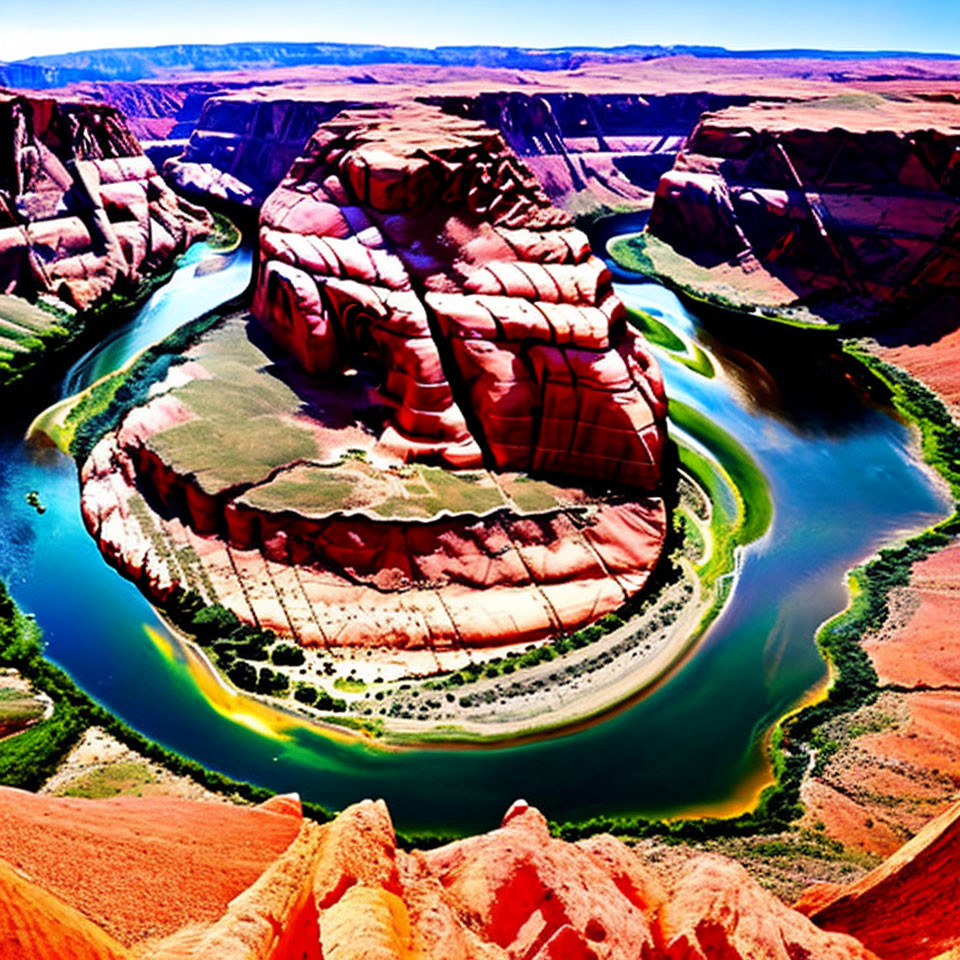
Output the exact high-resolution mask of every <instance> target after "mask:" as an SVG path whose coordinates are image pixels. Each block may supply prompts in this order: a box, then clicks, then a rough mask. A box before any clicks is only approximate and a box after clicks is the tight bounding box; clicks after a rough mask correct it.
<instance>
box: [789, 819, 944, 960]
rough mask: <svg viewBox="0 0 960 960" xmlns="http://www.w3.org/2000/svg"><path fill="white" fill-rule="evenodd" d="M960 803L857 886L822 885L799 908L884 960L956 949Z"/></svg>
mask: <svg viewBox="0 0 960 960" xmlns="http://www.w3.org/2000/svg"><path fill="white" fill-rule="evenodd" d="M958 843H960V804H954V805H953V806H952V807H951V808H950V809H949V810H947V811H946V812H945V813H943V814H941V815H940V816H939V817H937V818H936V819H935V820H933V821H931V822H930V823H928V824H927V825H926V826H925V827H924V828H923V829H922V830H921V831H920V832H919V833H918V834H917V835H916V836H915V837H914V838H913V839H912V840H911V841H909V843H907V844H905V845H904V846H903V847H901V848H900V849H899V850H898V851H897V852H896V853H895V854H893V856H891V857H890V858H889V859H888V860H886V861H885V862H884V863H883V864H882V865H881V866H880V867H878V868H877V869H876V870H874V871H873V872H871V873H868V874H867V875H866V876H865V877H862V878H861V879H860V880H858V881H857V882H856V883H852V884H849V885H835V884H822V885H818V886H815V887H811V888H810V889H809V890H808V891H807V892H806V893H805V894H804V895H803V897H801V899H800V901H799V902H798V904H797V909H798V910H800V911H801V912H802V913H805V914H806V915H807V916H809V917H811V918H813V919H814V920H815V921H816V922H817V924H819V925H820V926H822V927H824V928H825V929H827V930H841V931H844V932H846V933H849V934H851V935H853V936H855V937H858V938H859V939H860V940H862V941H863V943H865V944H866V945H867V946H868V947H870V949H872V950H874V951H875V952H876V953H877V954H878V955H879V956H881V957H883V958H884V960H914V958H921V957H937V956H939V955H940V954H941V953H946V952H947V951H949V950H952V949H957V948H958V946H960V877H958V875H957V871H956V866H955V865H956V857H957V844H958Z"/></svg>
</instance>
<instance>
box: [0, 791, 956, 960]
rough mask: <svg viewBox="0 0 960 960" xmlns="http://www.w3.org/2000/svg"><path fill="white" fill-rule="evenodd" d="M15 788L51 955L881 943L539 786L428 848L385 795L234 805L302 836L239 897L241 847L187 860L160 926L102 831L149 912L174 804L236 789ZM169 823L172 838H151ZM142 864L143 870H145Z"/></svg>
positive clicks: (547, 957) (618, 956) (7, 933)
mask: <svg viewBox="0 0 960 960" xmlns="http://www.w3.org/2000/svg"><path fill="white" fill-rule="evenodd" d="M0 803H2V804H6V805H7V806H9V807H10V808H11V809H12V810H13V813H12V819H11V820H10V821H9V822H10V825H11V831H12V834H13V835H14V836H15V837H16V838H17V843H16V845H15V846H14V847H11V845H10V843H9V842H7V841H4V840H2V839H0V944H7V945H11V944H12V945H13V947H14V952H13V953H12V954H11V956H13V957H16V958H17V960H21V958H24V960H26V958H34V957H39V956H42V955H43V954H42V952H37V951H38V948H40V947H42V946H43V945H44V944H47V943H53V944H57V943H64V942H69V941H67V939H66V938H67V936H68V935H69V936H70V937H72V938H74V939H78V938H82V941H81V942H82V943H83V945H84V946H85V947H86V945H87V944H92V945H93V946H92V947H91V948H89V949H87V952H83V950H78V952H77V954H76V955H77V956H78V957H83V958H86V957H88V956H89V957H110V958H113V957H125V956H128V955H131V954H132V955H135V956H137V957H149V958H151V960H190V958H196V960H200V958H203V960H303V958H307V960H321V958H323V960H369V958H372V957H376V958H384V960H400V958H414V957H416V958H420V960H461V958H462V960H521V958H527V960H638V958H642V960H696V958H700V960H706V958H718V957H724V958H726V960H748V958H749V960H755V958H757V957H764V958H769V960H796V958H798V957H810V958H814V957H815V958H817V960H874V954H873V953H871V952H870V951H869V950H868V949H866V948H865V947H863V946H862V945H861V944H860V943H859V942H858V941H857V940H855V939H854V938H853V937H850V936H848V935H845V934H842V933H832V932H825V931H823V930H821V929H818V928H817V927H816V926H814V924H813V923H811V922H810V921H809V920H808V919H807V918H806V917H804V916H803V915H801V914H800V913H797V912H795V911H793V910H791V909H790V908H788V907H786V906H785V905H783V904H782V903H780V902H779V901H778V900H777V899H776V898H775V897H773V895H772V894H770V893H768V892H766V891H764V890H763V889H762V888H761V887H760V886H759V885H758V884H757V883H756V882H755V881H753V880H752V879H751V878H750V877H749V876H748V875H747V874H746V872H745V871H744V870H743V869H742V868H740V867H739V866H737V865H736V864H734V863H733V862H731V861H728V860H725V859H723V858H721V857H717V856H702V857H699V858H696V859H694V860H693V861H691V863H690V865H689V867H688V868H687V869H686V870H685V871H684V873H683V874H682V875H681V876H680V877H678V878H676V879H675V880H671V879H668V878H666V877H662V876H660V875H659V874H658V873H657V870H656V868H655V867H654V866H653V865H652V864H650V863H647V862H645V861H644V860H643V859H642V858H641V857H639V856H638V855H637V854H635V853H634V852H633V851H632V850H631V849H630V848H629V847H627V846H626V845H625V844H623V843H622V842H620V841H618V840H616V839H614V838H613V837H610V836H596V837H592V838H590V839H588V840H584V841H581V842H579V843H576V844H571V843H565V842H563V841H561V840H556V839H554V838H552V837H551V836H550V834H549V832H548V830H547V825H546V821H545V820H544V818H543V817H542V816H541V814H540V813H539V812H538V811H536V810H535V809H533V808H531V807H528V806H527V804H525V803H523V802H522V801H519V802H518V803H516V804H514V806H513V807H511V809H510V810H509V811H508V812H507V814H506V816H505V817H504V819H503V823H502V825H501V826H500V828H499V829H497V830H494V831H492V832H490V833H488V834H482V835H480V836H476V837H471V838H468V839H466V840H460V841H457V842H455V843H452V844H450V845H448V846H445V847H441V848H439V849H436V850H430V851H423V852H421V851H416V850H414V851H411V852H406V851H404V850H402V849H398V847H397V841H396V836H395V833H394V829H393V825H392V823H391V821H390V816H389V813H388V811H387V808H386V806H385V805H384V804H383V802H382V801H377V802H371V801H364V802H363V803H360V804H357V805H355V806H352V807H349V808H348V809H347V810H345V811H344V812H343V813H342V814H341V815H340V816H339V817H337V818H336V820H334V821H332V822H331V823H328V824H324V825H322V826H318V825H317V824H314V823H310V822H306V821H302V820H301V819H300V815H299V809H298V806H297V805H296V803H295V802H293V801H291V800H289V799H278V800H276V801H271V803H270V804H268V805H267V807H266V808H260V809H256V810H253V809H249V808H248V809H245V810H237V809H236V808H232V809H233V810H235V813H233V814H231V815H232V816H233V817H234V819H235V820H236V822H237V824H239V823H241V822H242V821H246V823H247V835H246V843H247V844H250V845H261V846H262V841H261V838H262V837H263V836H264V835H265V834H269V833H270V832H271V831H272V832H273V833H276V832H277V831H278V830H282V831H284V832H285V833H286V835H287V836H288V838H289V839H288V840H287V841H286V843H287V845H286V847H285V849H284V848H281V849H276V850H275V852H274V853H273V855H272V858H271V859H270V860H269V862H266V863H262V865H261V866H260V867H259V869H258V875H257V876H256V877H254V878H253V879H251V880H250V881H249V882H248V885H247V886H246V888H245V889H243V890H241V891H238V892H237V893H235V894H234V895H233V898H232V899H231V900H230V902H229V903H225V902H223V901H220V900H218V899H217V898H218V897H220V896H222V894H221V893H220V892H219V889H218V890H217V892H216V893H215V894H214V896H213V897H211V896H210V895H209V893H208V892H207V891H206V889H205V888H204V883H206V886H207V887H209V888H211V889H213V888H218V887H222V883H218V882H216V881H215V878H216V874H217V870H216V863H217V859H218V857H221V856H224V857H227V861H225V862H230V861H232V857H231V855H230V854H229V853H228V852H227V850H226V849H225V848H224V847H223V844H222V843H218V845H216V846H214V847H210V848H209V849H208V850H206V851H205V852H204V857H205V862H206V863H207V864H208V872H207V873H206V874H199V875H196V878H195V879H194V874H193V873H190V874H188V877H189V878H190V882H191V884H192V886H191V889H192V890H194V891H195V893H196V894H197V895H199V896H201V897H204V898H205V899H203V906H202V907H201V906H199V905H198V908H197V909H196V910H194V911H192V912H191V910H190V907H189V899H188V898H187V899H185V898H177V903H181V902H182V903H183V905H184V907H185V910H184V911H183V913H182V914H177V915H176V919H174V917H173V915H171V914H170V912H169V911H167V912H166V913H165V916H170V922H169V923H165V924H163V925H161V926H157V925H156V923H153V924H150V923H147V924H146V925H145V924H144V922H142V921H141V922H137V920H136V918H135V917H133V916H128V917H126V918H125V919H124V920H123V921H122V922H119V923H118V922H117V919H116V911H114V910H111V908H110V906H109V902H108V901H107V900H106V899H105V897H104V891H103V890H101V889H100V888H99V887H98V884H102V881H103V872H102V871H101V870H100V869H99V867H98V865H97V864H96V863H95V864H94V869H93V870H92V871H91V872H89V873H84V872H83V870H82V864H83V863H85V862H87V861H89V860H90V858H91V857H94V856H95V855H94V854H93V852H92V850H91V849H90V847H89V838H90V837H91V836H93V835H101V834H102V835H103V837H104V838H105V839H106V843H107V847H106V848H105V849H106V850H107V851H108V852H109V856H110V857H111V858H112V862H114V863H116V867H115V869H114V875H115V878H116V884H117V885H119V886H121V887H122V886H123V885H124V884H128V885H131V894H127V895H126V896H125V897H124V898H123V899H122V900H121V901H120V903H121V904H123V905H128V904H131V903H139V904H140V908H141V909H143V910H145V911H146V912H147V913H149V912H150V911H149V907H148V906H147V904H146V902H145V901H137V900H136V893H135V892H134V891H136V892H139V891H142V892H143V893H144V894H146V893H147V892H148V891H151V890H152V891H154V892H156V891H161V890H163V891H166V890H168V889H169V888H170V885H171V884H173V885H174V886H177V887H179V876H180V870H181V868H182V866H181V861H180V860H179V859H178V856H177V851H176V849H175V848H170V847H169V836H170V833H171V828H170V826H169V825H168V824H167V823H166V822H165V818H164V814H166V816H168V817H171V818H172V820H173V822H175V823H176V824H177V825H178V827H179V826H186V825H188V824H190V823H193V824H195V826H196V828H197V830H198V831H199V832H200V833H201V834H203V833H204V832H206V831H208V830H209V822H210V821H211V819H216V818H217V817H220V818H223V817H224V816H225V815H226V813H225V812H221V811H220V807H219V805H217V804H209V803H208V804H204V803H197V802H190V801H169V800H168V801H163V802H162V803H161V802H159V801H153V802H148V801H143V800H132V799H131V800H127V801H116V800H115V801H85V802H84V801H79V802H78V801H67V800H50V799H46V798H43V799H41V798H36V797H33V796H31V795H29V794H23V793H20V792H18V791H10V790H0ZM38 804H39V805H42V806H43V807H44V809H45V811H46V813H47V814H48V817H47V822H50V823H52V824H53V825H54V830H55V832H56V834H57V838H58V841H59V845H58V847H57V849H58V851H59V853H60V856H61V858H62V859H63V861H64V863H65V864H68V865H70V866H69V868H68V872H69V873H70V875H71V877H72V878H73V880H72V884H71V885H70V886H65V884H64V883H63V880H62V878H59V877H57V875H56V873H55V872H53V873H51V869H50V867H49V865H47V864H45V863H44V862H43V861H42V860H41V859H40V858H39V856H40V855H39V853H38V852H37V851H39V850H41V849H47V847H48V846H49V844H48V842H47V840H46V839H45V838H44V837H43V828H42V827H41V826H39V821H38V819H37V811H36V810H35V809H34V808H35V807H37V806H38ZM138 808H139V809H140V810H141V818H140V820H139V822H138V823H137V829H136V830H135V831H132V832H126V831H124V830H123V828H118V826H117V825H116V824H115V823H113V822H112V820H111V817H112V814H113V812H114V811H116V810H118V809H123V810H124V813H125V814H126V813H127V812H132V811H135V810H137V809H138ZM227 809H228V810H229V809H231V808H227ZM78 817H80V822H79V825H78V823H77V822H76V821H77V818H78ZM158 840H160V842H161V846H160V849H161V850H162V851H163V852H164V854H165V855H164V856H162V857H158V856H153V855H148V854H149V852H150V851H152V850H153V848H154V846H155V844H156V843H157V841H158ZM271 842H272V841H271ZM198 849H199V848H198V847H197V846H196V845H195V844H191V845H189V846H188V847H187V848H186V852H187V853H188V854H190V855H194V856H195V855H196V853H195V850H198ZM168 853H169V855H167V854H168ZM118 856H119V857H120V859H119V860H117V857H118ZM96 859H97V860H99V859H100V858H99V857H97V858H96ZM3 861H7V863H4V862H3ZM134 864H136V865H137V872H136V874H133V873H131V872H130V871H131V869H132V867H133V865H134ZM11 866H13V867H15V868H16V869H17V870H19V871H20V872H21V875H26V874H29V875H31V877H32V879H31V880H30V881H29V884H30V885H32V886H33V888H34V889H35V890H36V891H37V892H36V893H35V894H33V895H32V900H31V904H30V908H29V909H30V917H29V925H28V924H27V923H25V922H24V920H23V919H22V917H23V914H24V908H23V906H22V903H23V897H22V895H21V890H20V889H19V887H20V886H25V885H26V880H24V881H11V883H5V882H4V881H5V879H6V878H7V877H10V876H14V874H13V871H12V870H11V869H10V867H11ZM233 872H236V871H233ZM216 903H220V906H219V907H216V908H215V909H214V911H213V912H211V910H210V909H209V908H210V907H214V905H215V904H216ZM64 918H67V919H68V920H69V927H66V928H65V924H64ZM871 918H872V919H874V920H876V919H877V913H875V912H873V911H871V912H870V913H868V914H867V915H866V917H865V923H866V926H868V927H869V925H870V921H871ZM177 924H179V926H177ZM103 926H107V927H108V928H110V929H112V930H113V931H114V935H115V939H113V938H111V937H110V936H109V935H108V934H106V933H104V932H102V929H101V928H102V927H103ZM28 931H29V932H28ZM148 931H149V932H148ZM27 936H29V937H30V939H27ZM914 942H915V943H916V944H917V945H918V952H915V953H913V954H911V956H913V957H916V958H917V960H922V958H926V957H928V956H932V955H931V954H930V953H928V952H924V950H925V948H924V947H923V946H922V938H921V937H920V936H917V937H916V938H915V941H914ZM938 942H943V941H942V940H941V941H938ZM97 950H100V952H96V951H97ZM128 951H129V953H128ZM6 955H7V954H6V953H5V954H4V956H6Z"/></svg>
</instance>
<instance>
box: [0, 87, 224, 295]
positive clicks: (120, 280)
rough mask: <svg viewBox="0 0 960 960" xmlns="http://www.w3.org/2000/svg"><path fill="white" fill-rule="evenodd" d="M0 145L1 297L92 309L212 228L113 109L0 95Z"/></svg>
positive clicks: (130, 286)
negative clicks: (41, 297)
mask: <svg viewBox="0 0 960 960" xmlns="http://www.w3.org/2000/svg"><path fill="white" fill-rule="evenodd" d="M0 144H2V148H0V149H2V156H0V291H2V292H3V293H13V294H16V295H18V296H21V297H26V298H34V297H35V296H37V295H38V294H49V295H52V296H55V297H58V298H59V299H61V300H62V301H64V302H65V303H67V304H69V305H72V306H75V307H79V308H86V307H90V306H92V305H94V304H95V303H97V301H99V300H100V299H101V298H103V297H104V296H105V295H106V294H107V293H109V292H110V291H112V290H114V289H117V288H120V289H126V290H128V291H129V290H132V289H134V288H135V286H136V284H137V283H138V282H139V281H141V280H142V279H143V278H144V277H146V276H148V275H149V274H150V273H151V272H155V271H158V270H161V269H164V268H165V267H167V266H169V265H170V264H171V263H172V261H173V259H174V257H175V256H176V255H177V254H179V253H181V252H182V251H183V250H184V249H185V248H186V247H187V246H188V245H189V243H190V242H191V240H193V239H194V238H195V237H196V236H198V235H199V234H201V233H202V232H204V231H205V230H206V229H207V228H208V225H209V219H208V216H207V214H206V213H204V212H203V211H202V210H200V209H197V208H194V207H191V206H188V205H186V204H184V203H183V202H182V201H181V200H179V199H178V198H177V197H176V196H175V194H174V193H173V192H172V191H171V190H170V188H169V187H167V185H166V184H165V183H164V182H163V180H162V179H161V178H160V177H159V176H158V175H157V172H156V170H155V169H154V167H153V164H152V163H151V162H150V161H149V160H148V159H147V158H146V157H145V156H144V155H143V151H142V150H141V148H140V144H139V143H138V141H137V140H136V138H135V137H134V136H133V135H132V134H131V133H130V131H129V130H128V128H127V126H126V124H125V123H124V121H123V118H122V116H121V115H120V114H119V113H118V112H117V111H116V110H115V109H114V108H113V107H109V106H104V105H94V104H89V103H69V102H64V101H57V100H53V99H39V98H32V97H24V96H13V95H7V94H0Z"/></svg>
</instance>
